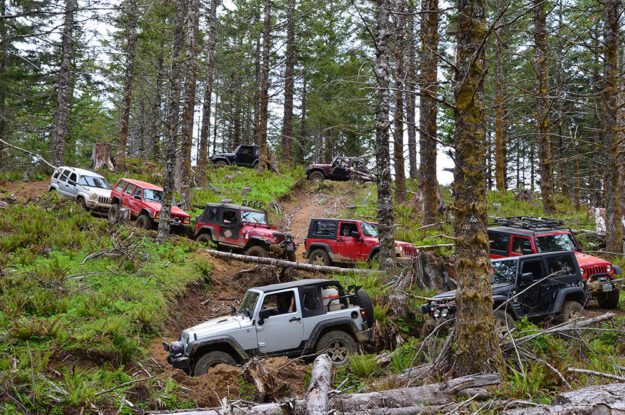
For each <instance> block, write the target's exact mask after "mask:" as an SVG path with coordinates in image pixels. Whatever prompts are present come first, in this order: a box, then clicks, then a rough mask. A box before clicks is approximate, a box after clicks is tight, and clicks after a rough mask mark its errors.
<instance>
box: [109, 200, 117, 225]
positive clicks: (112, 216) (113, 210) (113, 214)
mask: <svg viewBox="0 0 625 415" xmlns="http://www.w3.org/2000/svg"><path fill="white" fill-rule="evenodd" d="M106 218H107V219H108V221H109V223H115V222H117V220H118V219H119V203H113V204H112V205H111V207H110V208H109V212H108V214H107V215H106Z"/></svg>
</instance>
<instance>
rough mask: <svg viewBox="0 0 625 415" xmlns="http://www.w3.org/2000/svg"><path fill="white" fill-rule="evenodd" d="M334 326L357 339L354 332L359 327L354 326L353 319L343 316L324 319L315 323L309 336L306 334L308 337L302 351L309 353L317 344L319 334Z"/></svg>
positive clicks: (356, 331)
mask: <svg viewBox="0 0 625 415" xmlns="http://www.w3.org/2000/svg"><path fill="white" fill-rule="evenodd" d="M334 328H336V329H337V330H341V331H345V332H347V333H348V334H349V335H350V336H352V337H353V338H354V340H355V341H357V336H356V333H358V331H359V329H358V327H357V326H356V322H355V321H354V319H352V318H349V317H345V318H339V319H334V320H326V321H322V322H320V323H319V324H317V325H316V326H315V328H314V329H313V331H312V332H311V333H310V336H308V339H306V342H305V343H304V352H305V353H309V352H312V351H314V349H315V346H316V345H317V340H319V338H320V337H321V335H322V334H324V333H325V332H327V331H330V330H332V329H334Z"/></svg>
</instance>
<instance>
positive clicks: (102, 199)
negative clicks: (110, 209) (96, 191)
mask: <svg viewBox="0 0 625 415" xmlns="http://www.w3.org/2000/svg"><path fill="white" fill-rule="evenodd" d="M98 203H99V204H101V205H110V204H111V198H109V197H104V196H100V197H98Z"/></svg>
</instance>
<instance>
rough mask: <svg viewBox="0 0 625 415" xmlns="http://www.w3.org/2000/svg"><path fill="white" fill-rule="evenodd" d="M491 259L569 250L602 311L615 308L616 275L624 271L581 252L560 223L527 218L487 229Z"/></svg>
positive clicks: (503, 221) (506, 220)
mask: <svg viewBox="0 0 625 415" xmlns="http://www.w3.org/2000/svg"><path fill="white" fill-rule="evenodd" d="M488 238H489V240H490V256H491V258H504V257H510V256H520V255H528V254H536V253H541V252H558V251H572V252H574V253H575V257H576V258H577V262H578V263H579V267H580V270H581V272H582V277H583V278H584V281H586V284H587V286H588V288H589V289H590V291H591V293H592V296H593V298H595V299H596V300H597V302H598V303H599V306H600V307H602V308H615V307H617V306H618V302H619V288H618V287H617V286H616V285H615V283H614V280H615V279H616V275H620V274H621V273H622V272H623V271H622V270H621V268H620V267H618V266H616V265H613V264H611V263H610V262H608V261H606V260H605V259H601V258H597V257H595V256H592V255H588V254H585V253H583V252H582V249H581V247H580V245H579V243H578V242H577V240H576V239H575V236H573V231H572V230H571V229H569V228H567V227H565V226H564V223H563V222H562V221H560V220H553V219H545V218H530V217H511V218H500V219H496V220H495V223H494V225H492V226H490V227H489V228H488Z"/></svg>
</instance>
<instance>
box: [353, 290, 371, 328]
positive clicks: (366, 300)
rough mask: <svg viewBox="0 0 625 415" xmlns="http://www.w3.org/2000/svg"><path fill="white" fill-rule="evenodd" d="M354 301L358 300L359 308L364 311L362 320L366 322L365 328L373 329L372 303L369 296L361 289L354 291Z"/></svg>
mask: <svg viewBox="0 0 625 415" xmlns="http://www.w3.org/2000/svg"><path fill="white" fill-rule="evenodd" d="M356 299H357V300H358V305H359V306H360V308H362V309H363V310H365V316H364V318H365V321H366V322H367V326H368V327H369V328H371V327H373V303H372V302H371V298H370V297H369V294H367V292H366V291H365V290H363V289H362V288H359V289H358V291H356Z"/></svg>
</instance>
